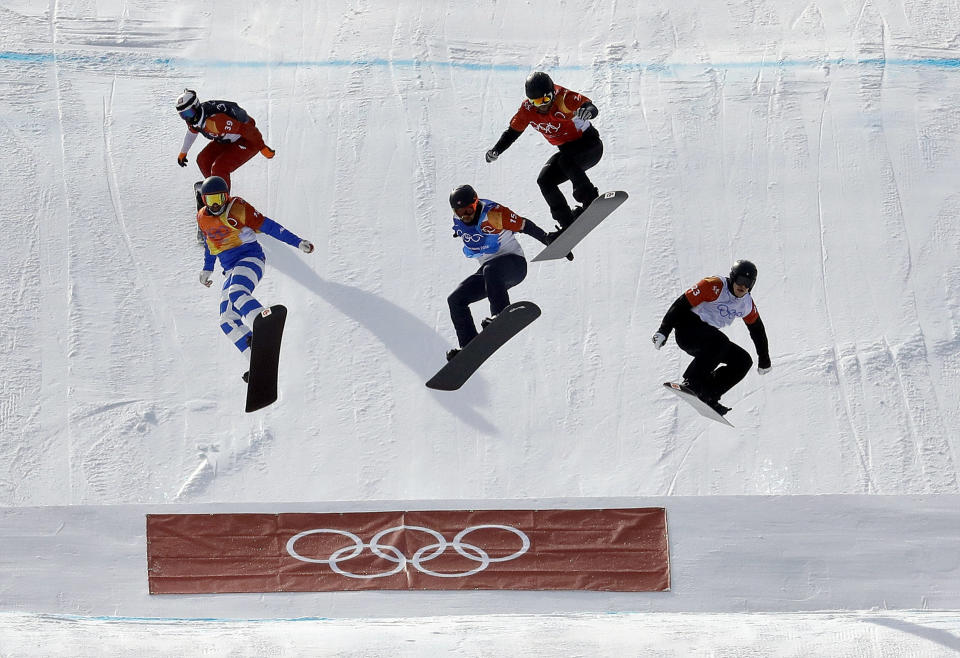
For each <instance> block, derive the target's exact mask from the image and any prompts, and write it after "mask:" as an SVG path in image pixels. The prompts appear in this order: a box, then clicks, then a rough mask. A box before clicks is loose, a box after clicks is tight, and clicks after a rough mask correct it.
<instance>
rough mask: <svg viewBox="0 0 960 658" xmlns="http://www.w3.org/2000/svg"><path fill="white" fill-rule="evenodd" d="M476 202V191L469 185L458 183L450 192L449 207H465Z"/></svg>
mask: <svg viewBox="0 0 960 658" xmlns="http://www.w3.org/2000/svg"><path fill="white" fill-rule="evenodd" d="M476 202H477V191H476V190H475V189H473V188H472V187H470V186H469V185H459V186H457V187H455V188H454V190H453V192H451V193H450V207H451V208H453V209H454V210H456V209H457V208H466V207H467V206H472V205H473V204H475V203H476Z"/></svg>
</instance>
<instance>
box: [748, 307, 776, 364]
mask: <svg viewBox="0 0 960 658" xmlns="http://www.w3.org/2000/svg"><path fill="white" fill-rule="evenodd" d="M747 329H748V330H749V331H750V339H751V340H752V341H753V345H754V347H756V348H757V367H758V368H769V367H770V345H769V343H768V342H767V330H766V329H765V328H764V326H763V320H761V319H760V318H759V317H757V319H756V320H755V321H754V322H753V323H751V324H748V325H747Z"/></svg>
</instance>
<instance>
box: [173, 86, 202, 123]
mask: <svg viewBox="0 0 960 658" xmlns="http://www.w3.org/2000/svg"><path fill="white" fill-rule="evenodd" d="M177 112H179V113H180V118H181V119H183V120H184V121H186V122H187V123H189V124H195V123H196V122H197V120H198V119H199V118H200V99H199V98H197V92H195V91H194V90H193V89H184V90H183V93H182V94H180V95H179V96H177Z"/></svg>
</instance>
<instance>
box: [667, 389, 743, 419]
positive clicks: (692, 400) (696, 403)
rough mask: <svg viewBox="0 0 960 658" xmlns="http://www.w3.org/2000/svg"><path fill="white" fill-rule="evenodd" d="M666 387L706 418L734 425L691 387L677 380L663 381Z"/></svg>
mask: <svg viewBox="0 0 960 658" xmlns="http://www.w3.org/2000/svg"><path fill="white" fill-rule="evenodd" d="M663 386H664V388H666V389H667V390H668V391H672V392H673V393H676V395H677V397H678V398H680V399H681V400H684V401H686V402H687V404H689V405H690V406H691V407H693V408H694V409H696V410H697V413H699V414H700V415H701V416H703V417H704V418H709V419H710V420H715V421H716V422H718V423H723V424H724V425H729V426H730V427H733V424H732V423H731V422H730V421H729V420H727V419H726V418H724V417H723V416H721V415H720V414H718V413H717V412H716V410H715V409H713V407H711V406H710V405H709V404H707V403H706V402H704V401H703V400H701V399H700V398H699V397H697V394H696V393H694V392H693V391H692V390H691V389H690V388H688V387H686V386H684V385H683V384H678V383H677V382H663Z"/></svg>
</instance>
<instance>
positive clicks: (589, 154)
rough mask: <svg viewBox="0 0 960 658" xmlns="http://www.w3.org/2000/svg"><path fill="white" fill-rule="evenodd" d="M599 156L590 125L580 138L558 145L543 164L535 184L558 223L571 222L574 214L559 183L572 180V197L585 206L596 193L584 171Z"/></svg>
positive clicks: (596, 136)
mask: <svg viewBox="0 0 960 658" xmlns="http://www.w3.org/2000/svg"><path fill="white" fill-rule="evenodd" d="M602 156H603V142H601V141H600V133H598V132H597V129H596V128H594V127H593V126H590V128H588V129H587V131H586V132H585V133H583V135H582V136H581V137H580V138H579V139H576V140H574V141H572V142H568V143H566V144H563V145H562V146H560V150H559V151H558V152H557V153H555V154H554V155H553V156H552V157H551V158H550V159H549V160H547V163H546V164H545V165H543V169H541V170H540V175H539V176H538V177H537V185H539V186H540V192H541V193H542V194H543V198H544V199H546V201H547V205H548V206H550V214H551V215H552V216H553V219H554V220H555V221H556V222H557V223H558V224H560V226H563V227H567V226H569V225H570V223H571V222H572V221H573V213H572V212H571V211H570V206H568V205H567V200H566V199H565V198H564V197H563V193H562V192H561V191H560V184H561V183H565V182H566V181H570V182H571V183H573V198H574V199H576V200H577V201H578V202H580V204H582V205H584V206H586V205H587V204H588V203H590V202H591V201H593V200H594V199H596V198H597V196H598V194H599V192H598V191H597V188H596V186H595V185H594V184H593V183H591V182H590V179H589V178H587V174H586V173H585V172H586V170H587V169H589V168H590V167H592V166H594V165H595V164H597V163H598V162H600V158H601V157H602Z"/></svg>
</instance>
